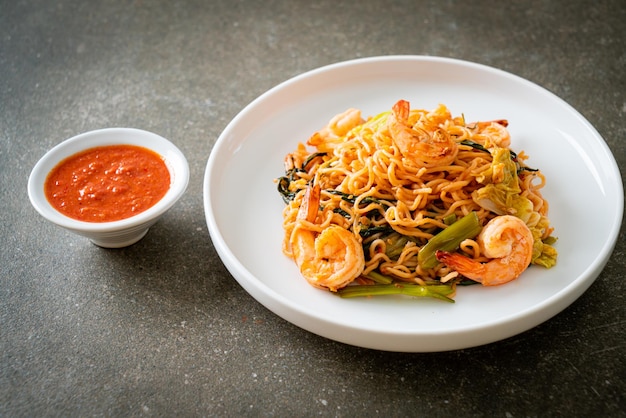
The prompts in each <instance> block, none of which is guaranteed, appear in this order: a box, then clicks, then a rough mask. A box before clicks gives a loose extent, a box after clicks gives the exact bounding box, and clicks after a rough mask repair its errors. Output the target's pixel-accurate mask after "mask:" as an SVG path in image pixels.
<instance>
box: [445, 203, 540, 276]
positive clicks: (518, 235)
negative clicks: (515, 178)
mask: <svg viewBox="0 0 626 418" xmlns="http://www.w3.org/2000/svg"><path fill="white" fill-rule="evenodd" d="M477 241H478V245H479V247H480V249H481V252H482V253H483V255H484V256H486V257H487V258H491V259H492V260H490V261H488V262H487V263H479V262H478V261H476V260H473V259H471V258H468V257H465V256H463V255H461V254H458V253H449V252H446V251H437V253H436V255H437V259H438V260H439V261H441V262H442V263H443V264H445V265H446V266H448V267H450V268H452V269H453V270H456V271H457V272H459V273H461V274H462V275H463V276H465V277H467V278H468V279H471V280H475V281H477V282H479V283H482V284H483V286H497V285H500V284H504V283H508V282H510V281H512V280H515V279H516V278H517V277H518V276H519V275H520V274H522V273H523V272H524V270H526V268H527V267H528V266H529V264H530V261H531V258H532V254H533V242H534V239H533V235H532V233H531V231H530V229H529V228H528V226H526V224H525V223H524V221H522V220H521V219H519V218H517V217H515V216H512V215H502V216H496V217H495V218H493V219H492V220H490V221H489V222H487V225H485V227H484V228H483V229H482V231H481V232H480V234H479V235H478V239H477Z"/></svg>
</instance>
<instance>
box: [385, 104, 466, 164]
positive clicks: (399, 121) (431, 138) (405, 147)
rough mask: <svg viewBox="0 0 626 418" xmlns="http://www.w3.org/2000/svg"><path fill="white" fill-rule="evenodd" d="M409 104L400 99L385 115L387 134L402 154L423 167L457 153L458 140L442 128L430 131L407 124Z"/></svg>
mask: <svg viewBox="0 0 626 418" xmlns="http://www.w3.org/2000/svg"><path fill="white" fill-rule="evenodd" d="M409 115H410V105H409V102H407V101H406V100H399V101H398V102H397V103H396V104H394V105H393V107H392V108H391V113H390V114H389V117H388V119H387V126H388V128H389V134H390V135H391V138H392V139H393V142H394V143H395V144H396V146H397V147H398V149H399V150H400V152H401V153H402V155H403V156H404V157H405V158H407V159H409V160H411V161H413V162H414V163H416V164H417V165H419V166H422V167H437V166H442V165H448V164H451V163H452V162H453V161H454V159H455V158H456V155H457V153H458V145H457V143H456V142H455V141H454V140H453V139H452V138H451V137H450V135H449V134H448V133H447V132H446V131H445V130H444V129H440V128H437V129H436V130H435V131H434V132H433V133H430V132H428V131H426V130H424V129H422V128H420V127H418V126H413V127H411V126H409Z"/></svg>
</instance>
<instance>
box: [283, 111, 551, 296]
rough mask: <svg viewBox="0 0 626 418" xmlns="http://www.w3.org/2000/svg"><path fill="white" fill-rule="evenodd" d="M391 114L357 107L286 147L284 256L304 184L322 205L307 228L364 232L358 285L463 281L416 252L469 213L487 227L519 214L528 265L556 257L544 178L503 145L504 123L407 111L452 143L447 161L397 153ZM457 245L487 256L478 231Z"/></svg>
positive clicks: (421, 126)
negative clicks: (526, 235)
mask: <svg viewBox="0 0 626 418" xmlns="http://www.w3.org/2000/svg"><path fill="white" fill-rule="evenodd" d="M390 115H391V111H386V112H383V113H380V114H379V115H377V116H374V117H371V118H369V119H367V120H363V119H361V116H360V111H358V110H355V109H350V110H348V111H346V112H344V113H343V114H340V115H337V116H336V117H335V118H333V120H331V122H330V123H329V125H328V126H327V127H325V128H324V129H322V130H320V131H318V132H316V133H315V134H313V135H312V136H311V138H310V139H309V140H308V141H307V145H308V146H309V148H311V149H312V150H309V149H308V148H307V146H306V145H305V144H303V143H300V144H299V145H298V147H297V149H296V150H295V151H294V152H293V153H290V154H289V155H287V157H286V159H285V175H284V176H283V177H280V178H279V179H277V184H278V189H279V192H280V193H281V194H282V196H283V199H284V200H285V202H286V207H285V208H284V211H283V227H284V232H285V238H284V243H283V252H284V253H285V254H286V255H287V256H289V257H293V253H292V249H291V244H290V237H291V234H292V232H293V231H294V228H295V226H296V223H297V218H298V210H299V208H300V205H301V204H302V199H303V196H304V191H305V189H306V188H307V186H310V185H317V186H319V188H320V189H321V198H320V208H319V213H318V215H317V219H316V221H315V223H314V224H315V225H312V226H311V227H315V228H316V230H317V231H322V230H323V229H325V228H327V227H328V226H330V225H333V224H334V225H339V226H341V227H343V228H345V229H347V230H349V231H351V232H352V233H353V234H354V235H355V236H356V237H357V238H358V239H359V240H360V242H361V243H362V246H363V249H364V255H365V268H364V270H363V273H362V274H361V276H360V277H359V278H358V279H357V280H356V283H359V284H369V283H373V282H374V281H375V280H374V279H373V278H375V277H379V276H381V275H382V276H385V277H387V278H391V279H392V280H394V281H400V282H413V283H417V284H420V285H432V284H439V283H445V282H449V283H458V282H460V281H461V280H462V277H460V276H459V275H458V274H457V273H456V272H455V271H452V270H451V269H450V268H448V267H446V266H445V265H444V264H442V263H438V265H437V266H435V267H433V268H423V267H422V266H420V264H419V263H418V257H417V255H418V252H419V251H420V249H421V248H422V247H423V246H424V245H425V244H426V243H427V242H428V241H429V240H430V239H431V238H432V237H433V236H435V235H436V234H437V233H439V232H440V231H442V230H444V229H446V228H448V227H449V226H450V225H451V224H453V223H454V222H455V221H456V220H458V219H461V218H462V217H464V216H465V215H468V214H469V213H471V212H474V213H476V215H477V216H478V219H479V221H480V223H481V225H483V226H484V225H485V224H486V223H487V222H488V221H489V220H490V219H492V218H494V217H495V216H498V215H501V214H511V215H515V216H518V217H520V218H522V219H523V220H524V222H525V223H526V224H527V225H528V227H529V228H530V230H531V231H532V234H533V238H534V241H535V243H534V247H533V258H532V263H533V264H540V265H543V266H544V267H551V266H552V265H554V264H555V263H556V251H555V250H554V248H553V247H552V246H551V244H552V243H553V242H554V241H555V239H554V238H552V237H551V233H552V232H553V228H552V227H551V226H550V222H549V220H548V218H547V213H548V202H547V201H546V200H545V199H544V198H543V197H542V195H541V193H540V190H541V189H542V188H543V187H544V185H545V182H546V180H545V177H544V175H543V174H542V173H541V171H539V170H537V169H533V168H530V167H528V166H526V164H525V161H526V160H527V158H528V157H527V156H526V155H525V154H524V153H523V152H520V153H515V152H513V151H512V150H511V149H510V148H509V143H510V138H509V137H508V131H507V130H506V125H507V122H506V121H493V122H474V123H466V121H465V120H464V117H463V116H457V117H453V116H452V115H451V113H450V111H449V110H448V108H447V107H446V106H444V105H439V106H438V107H437V108H436V109H434V110H430V111H429V110H421V109H411V110H410V114H409V119H408V121H407V124H408V126H409V127H410V128H411V129H412V131H414V132H416V133H422V134H424V133H426V134H427V135H428V136H429V137H431V138H434V137H436V136H437V135H439V136H445V137H446V138H448V139H451V140H452V141H454V142H455V143H456V146H457V151H456V155H455V156H453V160H452V161H451V162H448V161H444V163H443V164H440V162H439V161H436V158H434V161H430V160H427V159H425V160H422V159H420V158H417V159H416V158H410V157H407V156H405V155H403V151H404V150H402V149H400V148H399V146H398V144H397V143H396V142H395V141H394V138H392V136H391V135H390V130H389V127H388V118H390V117H391V116H390ZM434 146H437V144H436V143H435V144H434ZM444 152H445V150H442V153H444ZM405 154H406V153H405ZM498 155H499V156H500V157H496V156H498ZM498 158H500V159H501V160H502V161H499V160H497V159H498ZM448 160H450V158H448ZM507 164H508V165H507ZM507 167H509V168H510V167H513V168H512V169H507ZM458 251H459V252H460V253H462V254H463V255H465V256H467V257H470V258H473V259H476V260H478V261H487V259H486V258H485V257H484V256H483V255H482V254H481V252H480V248H479V245H478V244H477V242H476V240H475V239H465V240H463V242H462V243H461V244H460V246H459V248H458Z"/></svg>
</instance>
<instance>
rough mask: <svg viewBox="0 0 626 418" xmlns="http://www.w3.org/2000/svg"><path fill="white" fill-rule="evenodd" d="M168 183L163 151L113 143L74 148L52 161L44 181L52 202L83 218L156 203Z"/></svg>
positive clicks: (116, 215) (114, 215) (104, 217)
mask: <svg viewBox="0 0 626 418" xmlns="http://www.w3.org/2000/svg"><path fill="white" fill-rule="evenodd" d="M169 188H170V172H169V170H168V169H167V166H166V165H165V162H164V161H163V157H161V156H160V155H159V154H157V153H155V152H153V151H151V150H149V149H147V148H143V147H139V146H134V145H109V146H103V147H96V148H91V149H88V150H85V151H82V152H80V153H78V154H74V155H72V156H70V157H68V158H66V159H65V160H63V161H61V162H60V163H59V164H58V165H57V166H56V167H54V168H53V169H52V170H51V171H50V173H49V174H48V177H47V178H46V182H45V184H44V192H45V195H46V198H47V199H48V201H49V202H50V204H51V205H52V206H53V207H54V208H55V209H56V210H58V211H59V212H61V213H62V214H64V215H66V216H68V217H70V218H73V219H77V220H79V221H85V222H111V221H118V220H121V219H126V218H130V217H131V216H134V215H136V214H138V213H141V212H143V211H145V210H146V209H148V208H150V207H152V206H153V205H154V204H155V203H157V202H158V201H159V200H160V199H161V198H162V197H163V196H164V195H165V193H167V191H168V189H169Z"/></svg>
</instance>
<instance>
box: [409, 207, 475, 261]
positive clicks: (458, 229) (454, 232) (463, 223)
mask: <svg viewBox="0 0 626 418" xmlns="http://www.w3.org/2000/svg"><path fill="white" fill-rule="evenodd" d="M481 229H482V226H481V225H480V220H479V219H478V215H476V212H470V213H468V214H467V215H465V216H464V217H462V218H461V219H459V220H458V221H456V222H455V223H453V224H452V225H450V226H449V227H447V228H446V229H444V230H443V231H441V232H440V233H438V234H437V235H435V236H434V237H432V238H431V239H430V240H428V242H427V243H426V245H424V246H423V247H422V249H421V250H420V251H419V253H418V254H417V262H418V263H419V265H420V266H421V267H422V268H424V269H431V268H434V267H436V266H437V264H439V261H437V257H436V256H435V253H436V252H437V250H443V251H454V250H456V249H457V248H458V247H459V245H460V244H461V242H463V240H466V239H471V238H474V237H475V236H476V235H478V233H479V232H480V230H481Z"/></svg>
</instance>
